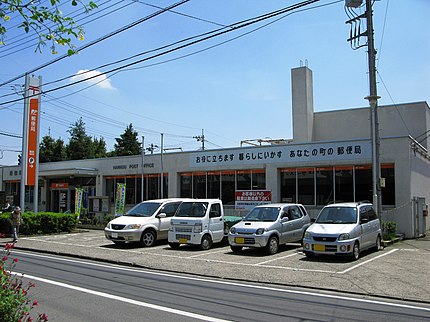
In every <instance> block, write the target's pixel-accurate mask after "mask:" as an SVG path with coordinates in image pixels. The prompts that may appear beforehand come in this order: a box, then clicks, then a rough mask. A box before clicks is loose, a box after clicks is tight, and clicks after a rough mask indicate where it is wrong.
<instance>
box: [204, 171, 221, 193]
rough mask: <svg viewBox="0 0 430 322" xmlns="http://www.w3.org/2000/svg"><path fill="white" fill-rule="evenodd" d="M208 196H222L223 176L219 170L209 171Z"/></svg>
mask: <svg viewBox="0 0 430 322" xmlns="http://www.w3.org/2000/svg"><path fill="white" fill-rule="evenodd" d="M207 180H208V196H207V197H208V198H220V197H221V194H220V192H221V182H220V180H221V177H220V173H219V171H216V172H208V176H207Z"/></svg>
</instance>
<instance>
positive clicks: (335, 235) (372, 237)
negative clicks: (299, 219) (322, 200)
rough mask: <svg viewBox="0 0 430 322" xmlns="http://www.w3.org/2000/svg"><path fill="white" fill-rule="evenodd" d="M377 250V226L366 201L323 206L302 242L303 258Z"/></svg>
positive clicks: (379, 235)
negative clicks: (304, 256) (370, 249)
mask: <svg viewBox="0 0 430 322" xmlns="http://www.w3.org/2000/svg"><path fill="white" fill-rule="evenodd" d="M380 247H381V224H380V221H379V218H378V217H377V215H376V213H375V210H374V209H373V205H372V204H371V203H368V202H364V203H363V202H350V203H337V204H331V205H327V206H325V207H324V208H323V209H322V210H321V211H320V213H319V215H318V217H317V219H316V220H315V222H314V223H313V224H312V225H311V226H310V227H309V228H308V229H307V231H306V233H305V238H304V239H303V252H304V253H305V254H306V256H307V257H313V256H314V255H315V254H328V255H349V256H351V257H352V258H353V259H354V260H357V259H358V258H359V256H360V252H361V251H363V250H365V249H369V248H375V249H376V250H379V249H380Z"/></svg>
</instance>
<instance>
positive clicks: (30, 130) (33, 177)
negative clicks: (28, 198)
mask: <svg viewBox="0 0 430 322" xmlns="http://www.w3.org/2000/svg"><path fill="white" fill-rule="evenodd" d="M41 90H42V78H41V77H38V78H36V77H34V76H30V75H26V77H25V92H24V115H23V126H22V161H21V194H20V205H21V208H22V209H23V210H24V209H25V187H26V186H29V187H34V199H33V200H34V212H35V213H37V212H38V203H39V193H38V192H39V185H38V181H39V173H38V172H39V171H38V166H39V161H38V159H39V123H40V93H41Z"/></svg>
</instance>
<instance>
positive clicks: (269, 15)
mask: <svg viewBox="0 0 430 322" xmlns="http://www.w3.org/2000/svg"><path fill="white" fill-rule="evenodd" d="M318 1H320V0H307V1H303V2H300V3H298V4H295V5H291V6H289V7H285V8H282V9H279V10H276V11H273V12H270V13H267V14H264V15H260V16H258V17H255V18H251V19H247V20H244V21H242V22H239V23H235V24H233V25H230V26H229V29H227V30H221V31H219V32H215V33H213V34H212V35H208V36H205V37H203V38H200V39H197V40H194V41H191V42H188V43H186V44H183V45H180V46H177V47H175V48H172V49H169V50H166V51H164V52H161V53H157V54H154V55H152V56H149V57H146V58H143V59H140V60H137V61H134V62H131V63H128V64H125V65H123V66H119V67H116V68H113V69H111V70H108V71H107V72H105V73H104V74H101V75H100V74H98V75H93V76H90V77H87V78H85V79H81V80H78V81H75V82H72V83H69V84H66V85H61V86H58V87H56V88H53V89H49V90H44V91H43V93H50V92H53V91H57V90H60V89H63V88H67V87H70V86H73V85H76V84H79V83H82V82H85V81H88V80H90V79H94V78H97V77H100V76H104V75H107V74H110V73H117V72H119V71H121V70H124V69H126V68H127V67H130V66H133V65H136V64H139V63H142V62H145V61H148V60H150V59H154V58H158V57H161V56H163V55H166V54H169V53H172V52H175V51H177V50H180V49H184V48H186V47H189V46H191V45H195V44H197V43H200V42H203V41H206V40H209V39H211V38H214V37H217V36H220V35H223V34H226V33H229V32H232V31H235V30H238V29H240V28H244V27H247V26H249V25H252V24H255V23H258V22H261V21H264V20H267V19H270V18H273V17H276V16H278V15H281V14H285V13H288V12H290V11H293V10H296V9H298V8H301V7H304V6H307V5H309V4H312V3H315V2H318ZM340 1H342V0H339V1H334V2H333V3H336V2H340ZM221 29H224V28H221ZM206 34H208V33H206ZM14 80H15V79H14ZM11 81H12V80H11ZM4 84H6V83H4ZM2 85H3V84H1V85H0V86H2ZM45 86H46V84H45ZM19 100H20V99H18V100H12V101H8V102H4V103H0V105H4V104H8V103H13V102H16V101H19Z"/></svg>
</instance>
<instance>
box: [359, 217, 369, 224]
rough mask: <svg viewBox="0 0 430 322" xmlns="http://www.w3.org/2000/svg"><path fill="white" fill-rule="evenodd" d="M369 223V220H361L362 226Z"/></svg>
mask: <svg viewBox="0 0 430 322" xmlns="http://www.w3.org/2000/svg"><path fill="white" fill-rule="evenodd" d="M368 222H369V219H367V218H363V219H361V221H360V224H367V223H368Z"/></svg>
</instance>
